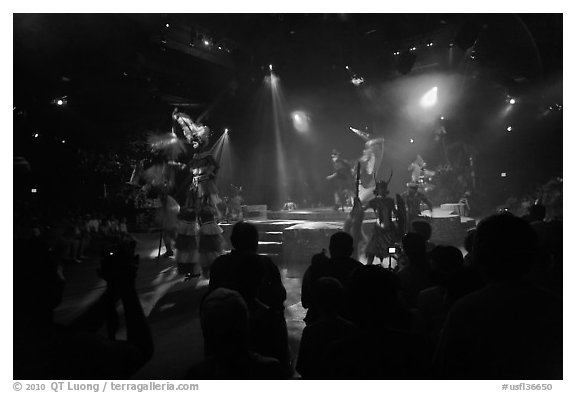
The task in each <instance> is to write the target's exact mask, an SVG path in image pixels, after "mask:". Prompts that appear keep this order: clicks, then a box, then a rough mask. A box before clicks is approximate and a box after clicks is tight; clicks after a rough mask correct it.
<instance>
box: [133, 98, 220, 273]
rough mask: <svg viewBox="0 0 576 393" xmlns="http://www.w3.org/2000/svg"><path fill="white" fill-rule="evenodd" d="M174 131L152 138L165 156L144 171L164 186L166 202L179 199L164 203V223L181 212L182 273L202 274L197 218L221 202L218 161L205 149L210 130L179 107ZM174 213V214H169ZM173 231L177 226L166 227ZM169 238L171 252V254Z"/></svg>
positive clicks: (154, 182) (179, 249)
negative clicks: (176, 202) (180, 110)
mask: <svg viewBox="0 0 576 393" xmlns="http://www.w3.org/2000/svg"><path fill="white" fill-rule="evenodd" d="M172 119H173V121H174V122H173V127H172V132H171V133H169V134H167V135H162V136H155V137H151V138H150V141H149V142H150V145H151V147H152V153H153V154H154V155H156V156H161V160H160V161H158V160H156V161H158V162H157V163H156V164H155V165H153V166H152V167H151V168H149V169H147V170H146V171H144V176H143V177H144V178H145V179H146V180H147V182H148V184H152V185H158V184H162V185H163V190H164V193H165V194H172V195H173V196H174V198H171V197H170V195H167V196H164V197H163V198H162V200H163V201H166V202H168V201H174V200H175V201H178V206H177V207H175V206H172V205H173V204H171V205H170V207H168V205H167V203H166V206H164V209H163V212H164V213H165V216H166V217H164V219H163V222H164V223H171V222H172V220H171V218H172V217H171V214H172V213H173V212H174V211H179V214H178V219H179V222H178V225H177V227H178V229H177V236H176V244H175V249H176V263H177V265H178V270H179V272H180V273H181V274H185V275H186V277H187V278H190V277H196V276H199V269H198V244H197V240H196V237H197V236H198V234H199V230H200V229H199V227H198V222H197V218H198V217H199V216H200V212H201V211H202V210H203V209H204V208H206V207H210V208H214V210H215V211H217V209H216V206H217V205H218V204H219V203H220V201H221V200H220V198H219V196H218V190H217V188H216V174H217V172H218V163H217V162H216V160H215V159H214V157H212V155H211V154H210V153H209V152H205V151H202V150H203V149H204V148H206V146H207V145H208V141H209V137H210V130H209V129H208V127H206V126H203V125H201V124H195V123H194V122H193V121H192V120H191V118H190V117H189V116H188V115H186V114H184V113H181V112H178V111H177V110H176V109H175V110H174V112H173V113H172ZM167 212H170V214H166V213H167ZM163 229H165V230H167V231H171V230H173V229H174V228H173V225H169V226H166V225H165V228H163ZM170 242H171V239H168V240H167V241H166V243H167V254H168V255H170V247H169V243H170Z"/></svg>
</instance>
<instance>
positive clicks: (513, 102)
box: [508, 98, 516, 105]
mask: <svg viewBox="0 0 576 393" xmlns="http://www.w3.org/2000/svg"><path fill="white" fill-rule="evenodd" d="M508 102H509V103H510V105H514V104H515V103H516V100H515V99H514V98H510V100H509V101H508Z"/></svg>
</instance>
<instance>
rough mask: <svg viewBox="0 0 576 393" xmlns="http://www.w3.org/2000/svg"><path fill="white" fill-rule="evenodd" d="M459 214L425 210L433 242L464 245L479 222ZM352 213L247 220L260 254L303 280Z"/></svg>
mask: <svg viewBox="0 0 576 393" xmlns="http://www.w3.org/2000/svg"><path fill="white" fill-rule="evenodd" d="M456 213H457V212H454V211H451V210H450V211H449V210H446V209H442V208H435V209H434V210H433V212H430V211H429V210H425V211H424V212H423V218H424V219H428V220H429V222H430V224H431V226H432V238H431V241H432V242H434V243H436V244H450V245H455V246H461V245H462V244H463V241H464V237H465V236H466V231H467V230H468V229H470V228H473V227H474V226H475V225H476V220H475V219H473V218H470V217H461V216H459V215H458V214H456ZM348 214H349V208H348V209H346V210H345V211H335V210H333V209H331V208H314V209H299V210H283V211H266V213H265V215H264V214H262V216H264V217H266V218H253V219H247V220H246V221H248V222H251V223H253V224H254V225H256V227H257V228H258V231H259V234H260V242H259V249H258V251H259V252H260V253H261V254H265V255H268V256H269V257H270V258H272V260H273V261H274V262H275V263H276V264H277V265H278V266H279V267H281V268H285V269H287V273H288V276H289V277H302V275H303V274H304V271H305V270H306V268H307V267H308V265H309V264H310V260H311V258H312V256H313V255H314V254H316V253H319V252H321V251H322V249H326V250H327V249H328V244H329V240H330V236H332V234H334V233H336V232H338V231H341V230H342V229H343V226H344V221H345V219H346V217H347V216H348ZM375 221H376V219H375V215H374V212H373V211H366V215H365V219H364V223H363V230H364V233H365V234H366V236H367V237H368V238H369V237H370V235H371V233H372V228H373V225H374V223H375ZM220 225H221V227H222V229H223V230H224V238H225V239H226V242H227V247H228V248H231V244H230V233H231V231H232V226H233V223H221V224H220Z"/></svg>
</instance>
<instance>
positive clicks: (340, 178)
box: [326, 149, 354, 210]
mask: <svg viewBox="0 0 576 393" xmlns="http://www.w3.org/2000/svg"><path fill="white" fill-rule="evenodd" d="M331 157H332V164H333V165H334V173H332V174H331V175H329V176H327V177H326V180H329V181H333V182H334V184H335V186H336V191H335V192H334V210H338V209H342V210H344V206H346V202H347V199H348V198H347V195H350V193H351V190H352V189H353V187H354V179H353V177H352V165H350V163H349V162H348V161H346V160H345V159H343V158H342V157H341V156H340V152H338V151H337V150H336V149H334V150H332V155H331Z"/></svg>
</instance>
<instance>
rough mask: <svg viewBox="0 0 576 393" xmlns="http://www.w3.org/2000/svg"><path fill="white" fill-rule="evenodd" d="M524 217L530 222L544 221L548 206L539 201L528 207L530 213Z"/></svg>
mask: <svg viewBox="0 0 576 393" xmlns="http://www.w3.org/2000/svg"><path fill="white" fill-rule="evenodd" d="M522 218H523V219H524V220H526V222H528V223H532V222H536V221H544V218H546V207H544V205H541V204H539V203H536V204H534V205H531V206H530V207H529V208H528V214H526V215H524V216H522Z"/></svg>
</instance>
